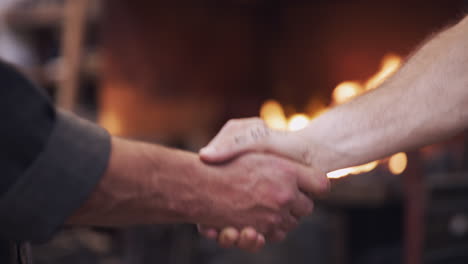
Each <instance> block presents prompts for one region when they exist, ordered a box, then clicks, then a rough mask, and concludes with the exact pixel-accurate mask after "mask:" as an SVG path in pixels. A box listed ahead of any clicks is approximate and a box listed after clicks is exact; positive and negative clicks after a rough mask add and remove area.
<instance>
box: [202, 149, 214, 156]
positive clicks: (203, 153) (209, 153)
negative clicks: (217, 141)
mask: <svg viewBox="0 0 468 264" xmlns="http://www.w3.org/2000/svg"><path fill="white" fill-rule="evenodd" d="M214 153H215V149H214V148H213V147H204V148H202V149H201V150H200V154H202V155H211V154H214Z"/></svg>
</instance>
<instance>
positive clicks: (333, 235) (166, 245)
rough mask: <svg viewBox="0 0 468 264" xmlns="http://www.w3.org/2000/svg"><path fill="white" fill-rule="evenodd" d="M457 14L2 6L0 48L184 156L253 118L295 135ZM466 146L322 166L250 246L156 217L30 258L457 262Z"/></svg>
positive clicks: (122, 125) (140, 1)
mask: <svg viewBox="0 0 468 264" xmlns="http://www.w3.org/2000/svg"><path fill="white" fill-rule="evenodd" d="M467 7H468V1H462V0H453V1H419V0H406V1H393V0H392V1H390V0H386V1H371V0H359V1H358V0H350V1H338V0H322V1H305V0H302V1H301V0H269V1H267V0H224V1H219V0H218V1H215V0H200V1H195V0H185V1H184V0H176V1H169V0H167V1H166V0H157V1H156V0H112V1H111V0H107V1H104V0H101V1H98V0H2V1H0V57H1V58H2V59H4V60H7V61H9V62H12V63H14V64H15V65H17V66H18V67H19V68H20V69H21V70H22V71H23V72H24V73H25V74H27V75H28V76H30V78H31V79H33V80H34V81H35V82H37V83H38V84H39V85H40V86H42V87H44V88H45V89H46V90H47V91H48V93H49V94H50V95H51V97H52V98H53V99H54V101H55V102H56V103H57V105H58V106H60V107H63V108H66V109H69V110H71V111H74V112H75V113H77V114H79V115H81V116H83V117H85V118H88V119H91V120H95V121H96V122H98V123H100V124H101V125H103V126H104V127H106V128H107V129H108V130H109V131H110V132H111V133H113V134H115V135H119V136H125V137H131V138H136V139H140V140H146V141H151V142H155V143H160V144H165V145H169V146H173V147H179V148H183V149H187V150H192V151H197V150H198V149H199V148H200V147H202V146H203V145H204V144H206V143H207V142H208V141H209V139H210V138H211V137H213V136H214V135H215V134H216V132H217V131H218V129H219V128H220V127H221V126H222V125H223V124H224V123H225V122H226V121H227V120H228V119H230V118H239V117H247V116H258V115H261V116H262V118H264V119H265V120H266V121H267V123H268V124H269V125H271V126H273V127H278V128H285V129H292V130H294V129H300V128H301V127H302V126H304V125H305V124H306V123H307V122H308V121H309V120H310V119H312V118H314V117H315V116H317V115H318V114H320V113H323V111H326V109H328V108H329V107H333V106H334V105H336V104H339V103H342V102H344V101H346V100H347V99H348V98H350V97H353V96H357V95H359V94H360V93H362V92H364V91H365V90H368V89H372V88H375V86H376V85H375V83H379V82H380V81H381V80H383V79H384V78H386V77H388V76H389V75H391V73H392V72H393V71H395V70H396V69H397V68H398V67H399V66H400V65H401V64H402V63H403V62H404V59H405V58H406V57H407V56H409V55H410V53H411V51H413V50H414V49H415V48H417V47H418V46H419V45H420V44H421V43H423V41H424V40H426V39H428V38H430V37H431V35H433V34H434V33H436V32H437V31H440V30H442V29H443V28H444V27H446V26H448V25H450V24H452V23H454V22H456V21H457V20H458V19H460V18H461V17H462V16H463V15H464V14H465V12H466V8H467ZM440 103H441V104H443V103H444V102H440ZM434 107H437V106H434ZM388 111H392V109H388ZM408 114H410V113H408ZM77 140H79V139H77ZM467 146H468V144H467V142H466V140H465V136H464V135H460V136H458V137H456V138H454V139H451V140H449V141H447V142H444V143H442V144H438V145H434V146H429V147H426V148H424V149H422V150H419V151H415V152H412V153H400V154H398V155H397V156H393V157H392V158H389V159H384V160H381V161H378V162H374V163H370V164H367V165H365V166H362V167H358V168H345V169H344V170H341V171H338V172H332V173H330V174H329V177H330V178H336V179H333V187H332V193H331V195H329V196H328V197H326V198H324V199H322V200H319V201H317V208H316V210H315V213H314V214H313V215H311V216H310V217H308V218H307V219H305V220H304V221H303V223H302V224H301V226H300V227H299V228H298V229H297V230H296V231H294V232H292V233H291V234H290V235H289V237H288V239H287V240H286V241H285V242H283V243H280V244H273V245H268V246H267V248H266V249H264V250H263V251H262V252H260V253H258V254H255V255H253V254H248V253H243V252H240V251H238V250H235V249H230V250H226V249H220V248H218V247H217V246H216V244H215V243H214V242H211V241H207V240H205V239H203V238H200V237H199V236H198V235H197V233H196V230H195V228H194V226H192V225H178V226H172V225H167V226H154V227H132V228H127V229H125V230H114V229H102V228H100V229H66V230H64V231H63V232H61V233H59V234H57V236H56V237H55V238H54V239H53V240H52V241H50V242H48V243H46V244H42V245H35V246H34V254H35V260H36V263H38V264H42V263H67V264H68V263H70V264H75V263H76V264H81V263H103V264H127V263H132V264H138V263H145V264H146V263H170V264H188V263H213V264H215V263H216V264H218V263H219V264H222V263H226V264H228V263H240V262H242V263H246V264H247V263H273V264H275V263H324V264H325V263H330V264H367V263H385V264H386V263H389V264H390V263H408V264H417V263H449V264H456V263H468V175H467V173H466V171H467V170H466V169H467V164H468V163H467V161H468V152H466V147H467ZM344 176H347V177H344Z"/></svg>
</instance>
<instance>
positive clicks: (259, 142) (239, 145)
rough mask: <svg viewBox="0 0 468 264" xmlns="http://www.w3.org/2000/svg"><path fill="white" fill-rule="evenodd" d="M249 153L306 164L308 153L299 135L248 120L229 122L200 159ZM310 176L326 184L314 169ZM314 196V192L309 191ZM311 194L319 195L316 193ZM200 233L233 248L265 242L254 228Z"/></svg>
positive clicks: (208, 229)
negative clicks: (271, 155)
mask: <svg viewBox="0 0 468 264" xmlns="http://www.w3.org/2000/svg"><path fill="white" fill-rule="evenodd" d="M248 152H268V153H272V154H276V155H279V156H283V157H286V158H288V159H292V160H295V161H298V162H300V163H303V164H304V165H309V163H310V162H309V158H310V155H311V150H310V148H309V147H307V144H305V142H304V141H303V140H302V139H301V136H300V135H299V133H294V132H286V131H274V130H271V129H270V128H268V127H267V126H266V124H265V123H264V122H263V120H261V119H259V118H247V119H238V120H231V121H229V122H228V123H227V124H226V125H225V126H224V127H223V128H222V129H221V131H220V132H219V134H218V135H217V136H216V137H215V138H214V139H213V140H212V141H211V142H210V143H209V144H208V145H207V146H206V147H205V148H203V149H202V150H201V151H200V157H201V158H202V160H204V161H206V162H222V161H226V160H230V159H233V158H235V157H237V156H239V155H242V154H245V153H248ZM316 171H317V172H319V173H317V174H316V175H311V177H313V178H315V179H316V180H321V181H324V182H327V185H328V180H327V179H326V177H325V173H324V172H321V171H318V170H316ZM312 193H314V192H312ZM314 194H317V195H318V194H321V193H318V192H315V193H314ZM199 231H200V233H201V234H203V235H204V236H205V237H207V238H210V239H218V242H219V244H220V245H221V246H223V247H231V246H233V245H236V244H237V246H238V247H240V248H242V249H245V250H249V251H257V250H258V249H259V248H260V247H261V246H263V245H264V243H265V238H264V237H263V235H262V234H259V233H257V231H256V230H255V229H253V228H245V229H244V230H242V231H241V232H239V231H238V230H237V229H235V228H233V227H227V228H225V229H223V230H222V231H221V232H218V231H217V230H216V229H215V228H212V227H207V226H200V225H199Z"/></svg>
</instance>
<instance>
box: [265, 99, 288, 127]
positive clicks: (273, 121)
mask: <svg viewBox="0 0 468 264" xmlns="http://www.w3.org/2000/svg"><path fill="white" fill-rule="evenodd" d="M260 117H261V118H262V119H263V120H264V121H265V123H266V124H267V126H269V127H270V128H272V129H279V130H284V129H286V128H287V126H288V123H287V121H286V116H285V115H284V111H283V108H282V107H281V104H280V103H278V102H277V101H275V100H268V101H266V102H265V103H264V104H263V105H262V107H261V109H260Z"/></svg>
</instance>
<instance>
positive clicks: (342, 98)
mask: <svg viewBox="0 0 468 264" xmlns="http://www.w3.org/2000/svg"><path fill="white" fill-rule="evenodd" d="M363 90H364V89H363V88H362V86H361V84H359V83H358V82H351V81H347V82H342V83H340V84H338V86H336V88H335V90H333V94H332V98H333V102H335V103H336V104H342V103H345V102H347V101H349V100H351V99H352V98H354V97H356V96H358V95H359V94H361V93H362V92H363Z"/></svg>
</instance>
